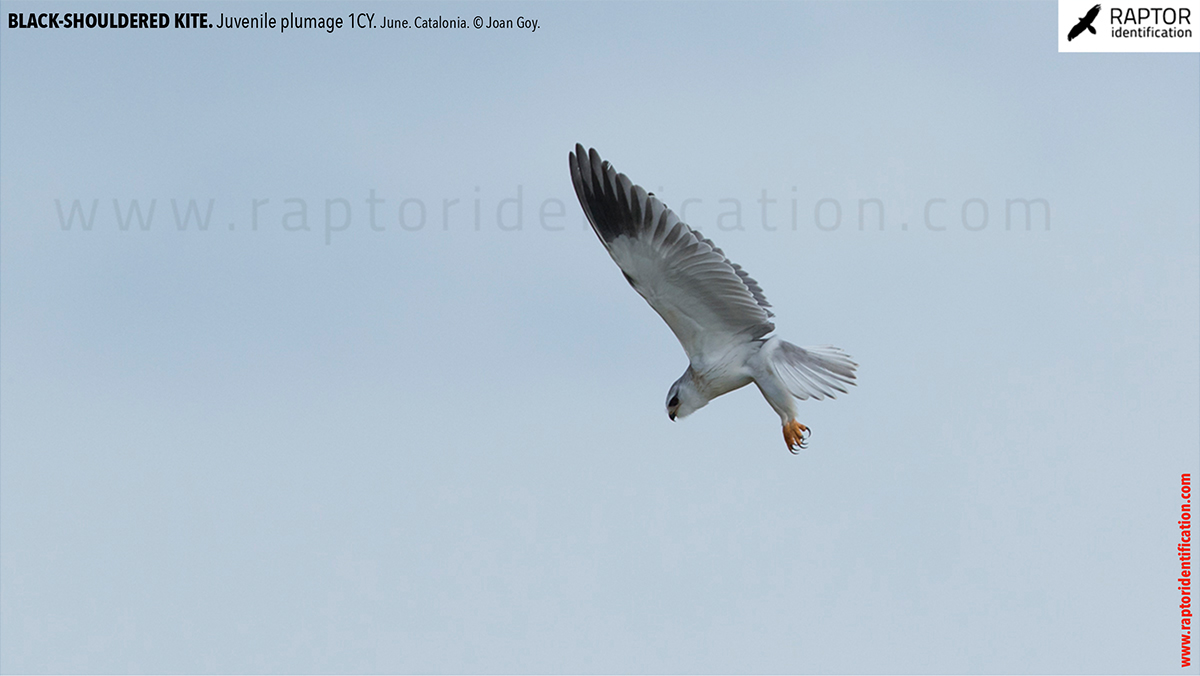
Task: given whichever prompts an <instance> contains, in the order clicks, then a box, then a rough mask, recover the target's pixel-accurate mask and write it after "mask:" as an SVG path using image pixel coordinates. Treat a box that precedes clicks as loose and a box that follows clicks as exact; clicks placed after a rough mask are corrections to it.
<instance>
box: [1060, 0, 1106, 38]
mask: <svg viewBox="0 0 1200 676" xmlns="http://www.w3.org/2000/svg"><path fill="white" fill-rule="evenodd" d="M1098 16H1100V5H1096V6H1095V7H1092V8H1091V9H1089V10H1088V13H1087V14H1086V15H1084V16H1081V17H1079V23H1077V24H1075V27H1074V28H1072V29H1071V32H1070V33H1067V41H1068V42H1070V41H1071V40H1074V39H1075V38H1077V37H1079V34H1080V33H1082V32H1084V31H1085V30H1086V31H1088V32H1089V33H1091V34H1092V35H1095V34H1096V29H1095V27H1093V26H1092V22H1093V21H1095V20H1096V17H1098Z"/></svg>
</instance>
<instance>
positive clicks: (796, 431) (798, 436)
mask: <svg viewBox="0 0 1200 676" xmlns="http://www.w3.org/2000/svg"><path fill="white" fill-rule="evenodd" d="M810 434H812V432H811V431H809V429H808V428H807V427H805V426H804V425H803V424H801V423H799V422H796V421H795V420H789V421H787V422H786V423H784V424H783V441H784V442H785V443H787V447H788V450H789V451H791V452H792V455H796V454H797V453H799V452H800V450H801V449H804V448H807V447H808V436H809V435H810Z"/></svg>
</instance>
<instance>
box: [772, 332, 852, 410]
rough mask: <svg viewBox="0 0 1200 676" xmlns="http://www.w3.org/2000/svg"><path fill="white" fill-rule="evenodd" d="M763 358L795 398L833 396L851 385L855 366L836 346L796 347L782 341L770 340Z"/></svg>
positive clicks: (831, 397) (843, 392)
mask: <svg viewBox="0 0 1200 676" xmlns="http://www.w3.org/2000/svg"><path fill="white" fill-rule="evenodd" d="M764 349H768V350H770V351H769V352H768V353H767V354H766V360H767V362H768V363H769V364H770V365H771V368H772V369H773V370H774V371H775V374H776V375H777V376H779V379H780V380H782V381H783V383H784V384H785V385H786V386H787V388H788V391H789V392H791V393H792V396H793V397H796V398H797V399H808V398H809V397H812V398H813V399H818V400H820V399H824V398H825V397H829V398H830V399H834V398H836V397H837V393H838V392H841V393H842V394H845V393H846V386H847V385H853V384H854V369H855V368H856V367H857V366H858V364H855V363H854V362H853V361H851V360H850V357H849V356H848V355H847V354H846V353H845V352H842V351H841V350H839V349H838V348H836V347H832V346H826V347H809V348H803V347H796V346H795V345H792V344H791V343H789V342H787V341H786V340H771V341H768V342H767V345H766V346H765V347H764Z"/></svg>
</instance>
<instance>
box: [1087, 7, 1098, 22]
mask: <svg viewBox="0 0 1200 676" xmlns="http://www.w3.org/2000/svg"><path fill="white" fill-rule="evenodd" d="M1098 14H1100V5H1096V6H1095V7H1092V8H1091V9H1090V10H1088V13H1087V17H1086V19H1087V22H1088V24H1089V25H1090V24H1091V23H1092V22H1093V21H1095V20H1096V15H1098Z"/></svg>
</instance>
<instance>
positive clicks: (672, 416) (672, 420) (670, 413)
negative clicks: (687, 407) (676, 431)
mask: <svg viewBox="0 0 1200 676" xmlns="http://www.w3.org/2000/svg"><path fill="white" fill-rule="evenodd" d="M667 417H668V418H670V419H671V422H675V411H667Z"/></svg>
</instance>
